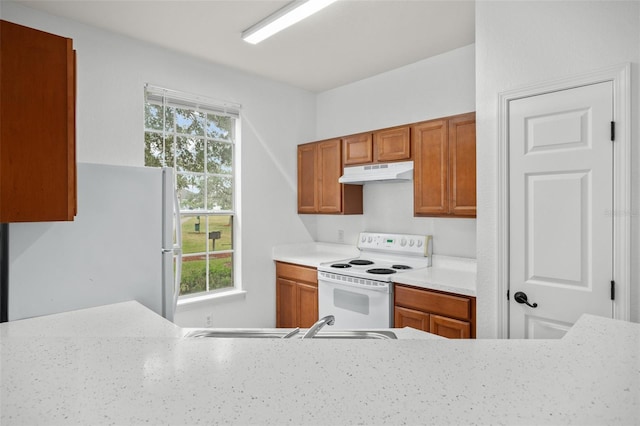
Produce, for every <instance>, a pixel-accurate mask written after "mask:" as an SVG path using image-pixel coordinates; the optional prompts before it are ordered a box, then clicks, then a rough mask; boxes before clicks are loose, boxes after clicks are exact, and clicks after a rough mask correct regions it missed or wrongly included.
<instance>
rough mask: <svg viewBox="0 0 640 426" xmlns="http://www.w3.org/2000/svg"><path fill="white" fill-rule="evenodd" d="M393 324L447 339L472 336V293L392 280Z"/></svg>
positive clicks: (473, 327) (474, 313)
mask: <svg viewBox="0 0 640 426" xmlns="http://www.w3.org/2000/svg"><path fill="white" fill-rule="evenodd" d="M394 321H395V327H398V328H402V327H412V328H415V329H418V330H422V331H427V332H429V333H433V334H437V335H439V336H443V337H447V338H450V339H469V338H475V337H476V325H475V322H476V299H475V297H471V296H465V295H459V294H452V293H447V292H442V291H435V290H428V289H424V288H418V287H412V286H407V285H403V284H395V291H394Z"/></svg>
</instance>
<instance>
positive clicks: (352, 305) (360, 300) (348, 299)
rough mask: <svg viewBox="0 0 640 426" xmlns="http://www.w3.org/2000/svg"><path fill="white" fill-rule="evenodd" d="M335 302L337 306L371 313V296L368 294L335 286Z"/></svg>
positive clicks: (361, 312)
mask: <svg viewBox="0 0 640 426" xmlns="http://www.w3.org/2000/svg"><path fill="white" fill-rule="evenodd" d="M333 304H334V306H335V307H336V308H341V309H345V310H348V311H352V312H358V313H360V314H363V315H369V296H367V295H366V294H362V293H354V292H352V291H346V290H342V289H339V288H334V289H333Z"/></svg>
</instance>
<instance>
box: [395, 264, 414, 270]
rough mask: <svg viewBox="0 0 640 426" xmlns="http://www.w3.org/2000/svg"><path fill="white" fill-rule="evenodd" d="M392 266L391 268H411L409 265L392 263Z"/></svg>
mask: <svg viewBox="0 0 640 426" xmlns="http://www.w3.org/2000/svg"><path fill="white" fill-rule="evenodd" d="M392 268H393V269H411V266H409V265H393V266H392Z"/></svg>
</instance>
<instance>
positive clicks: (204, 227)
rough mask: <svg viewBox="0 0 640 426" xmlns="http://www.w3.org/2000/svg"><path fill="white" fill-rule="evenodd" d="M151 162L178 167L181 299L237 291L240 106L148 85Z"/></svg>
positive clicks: (147, 162) (146, 123) (147, 139)
mask: <svg viewBox="0 0 640 426" xmlns="http://www.w3.org/2000/svg"><path fill="white" fill-rule="evenodd" d="M144 105H145V114H144V138H145V165H146V166H151V167H161V166H168V167H173V168H174V170H175V176H176V190H177V192H178V199H179V203H180V214H181V216H182V219H181V224H180V226H181V227H182V250H183V261H182V262H183V263H182V279H181V283H180V295H181V296H187V295H201V294H203V293H206V292H211V291H221V290H224V289H234V288H235V280H234V275H235V274H234V270H235V268H234V264H235V259H236V257H237V251H236V250H235V249H234V232H233V229H234V219H236V208H235V204H236V203H235V199H236V196H237V191H236V185H235V182H236V179H235V171H236V168H237V167H236V161H237V158H236V157H237V152H236V147H237V146H238V135H239V129H240V115H239V112H240V106H239V105H237V104H232V103H227V102H220V101H216V100H211V99H207V98H204V97H200V96H197V95H190V94H186V93H181V92H177V91H174V90H169V89H164V88H159V87H155V86H151V85H146V86H145V104H144Z"/></svg>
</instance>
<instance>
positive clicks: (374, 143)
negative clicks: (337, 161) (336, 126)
mask: <svg viewBox="0 0 640 426" xmlns="http://www.w3.org/2000/svg"><path fill="white" fill-rule="evenodd" d="M410 129H411V128H410V126H399V127H392V128H389V129H383V130H378V131H375V132H373V133H360V134H357V135H351V136H346V137H344V138H342V149H343V153H344V165H345V166H349V165H355V164H367V163H384V162H388V161H406V160H410V159H411V132H410Z"/></svg>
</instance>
